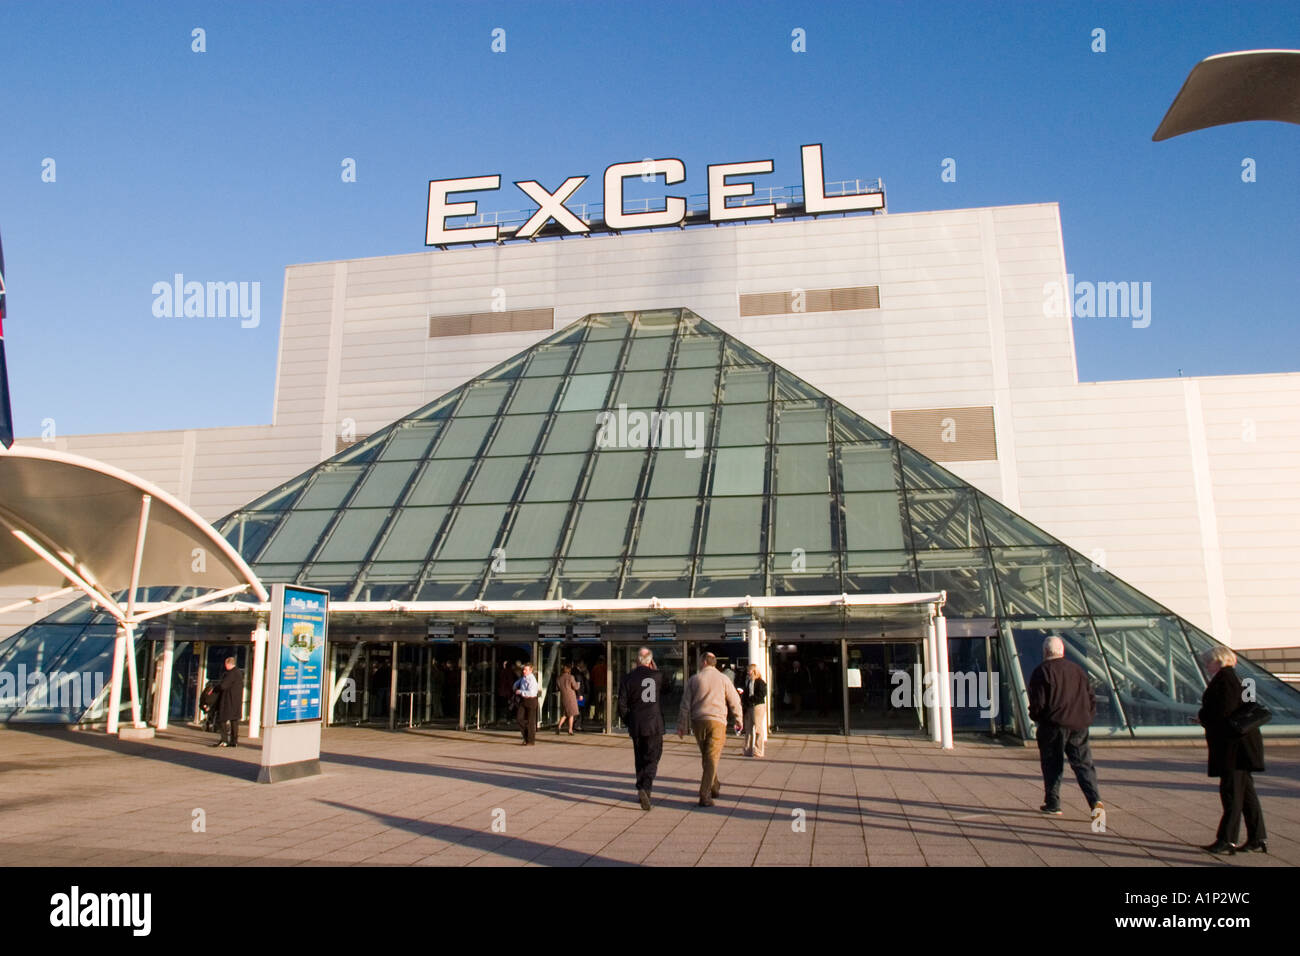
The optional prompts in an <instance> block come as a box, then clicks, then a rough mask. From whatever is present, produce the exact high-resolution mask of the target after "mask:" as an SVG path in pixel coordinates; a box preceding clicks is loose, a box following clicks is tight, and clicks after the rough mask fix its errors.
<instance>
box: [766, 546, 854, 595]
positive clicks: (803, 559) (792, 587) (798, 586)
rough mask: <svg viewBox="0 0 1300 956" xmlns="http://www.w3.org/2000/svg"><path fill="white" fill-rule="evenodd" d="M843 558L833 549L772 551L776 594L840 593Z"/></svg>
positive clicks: (774, 591) (773, 591)
mask: <svg viewBox="0 0 1300 956" xmlns="http://www.w3.org/2000/svg"><path fill="white" fill-rule="evenodd" d="M839 566H840V563H839V558H838V557H837V556H836V555H835V554H832V553H831V552H821V553H819V552H815V551H808V552H803V551H801V552H798V554H796V555H792V554H791V553H790V552H789V551H782V552H778V553H775V554H773V555H772V593H773V594H838V593H839V592H840V574H839Z"/></svg>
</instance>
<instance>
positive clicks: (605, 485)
mask: <svg viewBox="0 0 1300 956" xmlns="http://www.w3.org/2000/svg"><path fill="white" fill-rule="evenodd" d="M645 461H646V453H645V452H643V451H602V452H600V453H599V454H597V455H596V462H595V465H594V468H593V471H592V476H591V481H590V483H588V485H587V498H588V499H592V500H595V499H600V498H632V497H635V495H636V485H637V481H638V480H639V479H640V477H641V469H642V467H643V466H644V465H645ZM601 553H602V554H608V553H609V552H601Z"/></svg>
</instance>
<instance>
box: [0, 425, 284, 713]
mask: <svg viewBox="0 0 1300 956" xmlns="http://www.w3.org/2000/svg"><path fill="white" fill-rule="evenodd" d="M0 586H2V587H31V588H37V589H40V588H50V587H52V588H54V590H51V591H48V592H45V593H41V594H38V595H37V596H35V597H32V598H28V599H26V600H23V601H19V602H18V603H16V604H11V605H9V606H7V607H2V608H0V613H3V612H5V611H11V610H16V609H18V608H20V607H24V606H27V605H31V604H35V603H39V602H42V601H47V600H51V599H53V598H57V597H61V596H64V595H67V594H71V593H73V592H74V591H78V590H79V591H81V592H83V593H84V594H86V595H87V596H88V597H89V598H90V599H91V600H92V601H93V602H94V603H95V604H96V605H98V606H100V607H102V608H103V609H104V610H105V611H107V612H108V613H109V614H110V615H112V616H113V618H114V619H115V620H116V621H117V624H118V638H117V646H116V647H115V649H114V654H113V678H112V685H111V690H110V704H109V713H108V731H109V733H115V732H116V731H117V723H118V709H119V706H120V703H121V691H122V665H123V662H124V660H125V663H126V666H127V668H128V670H129V671H130V681H131V684H130V689H131V713H132V720H133V723H134V724H135V725H136V727H143V724H142V722H141V720H140V703H139V697H138V692H137V680H136V673H135V628H136V626H137V625H139V624H141V623H142V622H144V621H147V620H150V619H151V618H155V617H160V616H162V615H164V614H169V613H171V612H173V611H177V610H182V609H188V608H194V607H199V606H201V605H204V604H209V603H211V602H213V601H220V600H222V599H224V598H229V597H232V596H233V595H235V594H238V593H240V592H241V591H248V590H251V591H252V592H253V593H254V594H255V595H256V596H257V599H258V600H259V601H261V602H266V601H268V600H269V599H270V595H269V594H268V593H267V590H266V588H265V586H264V585H263V584H262V582H261V580H260V579H259V578H258V577H257V575H256V574H254V573H253V570H252V568H250V567H249V566H248V564H247V562H245V561H244V559H243V558H242V557H240V555H239V553H238V552H236V551H235V549H234V548H232V547H231V546H230V543H229V542H228V541H226V539H225V538H223V537H222V536H221V535H220V534H219V533H218V532H217V531H216V529H215V528H213V527H212V526H211V525H210V524H208V522H206V521H204V520H203V518H202V517H200V516H199V514H198V513H197V512H195V511H194V510H193V509H191V508H190V507H189V506H188V505H186V504H185V503H184V502H183V501H181V500H180V499H179V498H176V497H175V496H174V495H171V494H168V493H167V492H166V491H163V490H162V489H161V488H159V487H157V486H156V485H153V484H151V483H149V482H147V481H145V480H144V479H142V478H140V477H138V476H136V475H133V474H131V473H130V472H126V471H123V470H122V469H120V468H115V467H113V466H112V465H107V464H104V463H103V462H99V461H94V460H92V459H89V458H82V457H80V456H78V455H69V454H67V453H66V452H59V451H52V450H47V449H44V448H36V447H27V446H22V445H15V446H14V447H13V448H10V449H9V450H7V451H0ZM153 587H192V588H198V589H203V593H200V594H198V595H197V596H195V597H191V598H188V599H186V600H183V601H173V602H154V603H152V604H150V605H149V606H148V607H147V608H143V607H140V606H138V604H137V597H138V595H139V592H140V589H141V588H153ZM123 592H124V593H125V600H121V599H119V598H118V597H117V596H116V595H118V594H121V593H123Z"/></svg>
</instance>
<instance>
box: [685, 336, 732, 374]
mask: <svg viewBox="0 0 1300 956" xmlns="http://www.w3.org/2000/svg"><path fill="white" fill-rule="evenodd" d="M721 351H722V339H720V338H714V337H713V336H705V335H693V336H690V337H689V338H683V339H682V340H681V341H680V342H678V343H677V360H676V362H675V363H674V364H675V365H676V366H677V368H698V367H702V366H716V365H717V364H718V361H719V358H718V357H719V355H720V354H721Z"/></svg>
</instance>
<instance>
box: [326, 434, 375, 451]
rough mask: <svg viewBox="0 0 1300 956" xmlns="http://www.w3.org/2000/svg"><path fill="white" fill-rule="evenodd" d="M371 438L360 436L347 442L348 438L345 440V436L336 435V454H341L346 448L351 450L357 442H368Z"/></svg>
mask: <svg viewBox="0 0 1300 956" xmlns="http://www.w3.org/2000/svg"><path fill="white" fill-rule="evenodd" d="M369 437H370V436H369V435H358V436H357V437H356V438H354V439H352V440H351V441H348V440H347V439H346V438H344V437H343V436H341V435H336V436H335V437H334V454H336V455H337V454H338V453H339V452H341V451H343V450H344V449H345V448H351V447H352V446H353V445H355V444H356V443H357V442H359V441H365V440H366V439H367V438H369Z"/></svg>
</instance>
